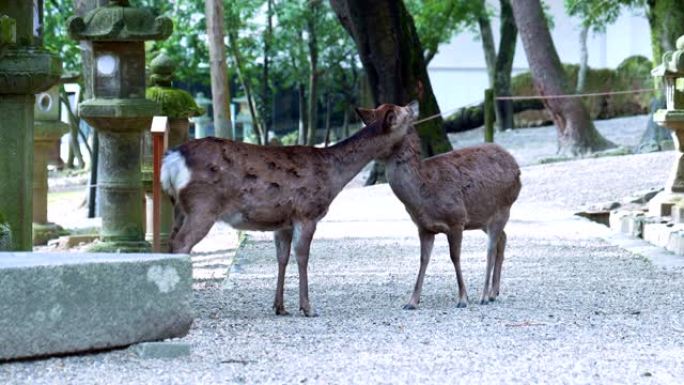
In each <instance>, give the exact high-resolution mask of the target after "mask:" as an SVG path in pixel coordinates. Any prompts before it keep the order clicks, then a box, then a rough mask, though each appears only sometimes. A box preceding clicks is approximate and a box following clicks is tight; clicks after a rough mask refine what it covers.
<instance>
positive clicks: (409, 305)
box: [402, 303, 418, 310]
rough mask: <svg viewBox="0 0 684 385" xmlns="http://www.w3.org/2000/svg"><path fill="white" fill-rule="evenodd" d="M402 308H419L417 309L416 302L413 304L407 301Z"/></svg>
mask: <svg viewBox="0 0 684 385" xmlns="http://www.w3.org/2000/svg"><path fill="white" fill-rule="evenodd" d="M402 309H404V310H417V309H418V306H416V305H414V304H412V303H407V304H406V305H404V306H403V307H402Z"/></svg>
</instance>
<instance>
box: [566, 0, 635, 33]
mask: <svg viewBox="0 0 684 385" xmlns="http://www.w3.org/2000/svg"><path fill="white" fill-rule="evenodd" d="M564 1H565V9H566V10H567V12H568V14H569V15H570V16H577V17H579V18H580V19H582V23H583V24H584V26H586V27H589V28H591V29H592V30H593V31H594V32H602V31H605V29H606V26H608V25H610V24H612V23H614V22H615V20H617V18H618V17H619V16H620V12H622V10H623V8H626V7H631V8H636V7H641V6H644V5H645V3H646V0H564Z"/></svg>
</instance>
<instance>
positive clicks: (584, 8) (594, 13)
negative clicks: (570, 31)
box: [565, 0, 633, 92]
mask: <svg viewBox="0 0 684 385" xmlns="http://www.w3.org/2000/svg"><path fill="white" fill-rule="evenodd" d="M627 1H630V2H632V1H633V0H627ZM622 2H624V0H608V1H604V2H596V1H586V0H565V9H566V10H567V11H568V14H569V15H570V16H577V17H579V18H580V19H581V20H582V22H581V25H580V36H579V40H580V66H579V72H578V74H577V86H576V87H575V89H576V90H577V92H582V91H583V90H584V83H585V79H586V74H587V68H588V64H587V63H588V61H589V53H588V50H587V36H588V34H589V30H592V31H593V32H605V29H606V26H607V25H609V24H612V23H614V22H615V20H617V18H618V17H619V16H620V11H621V7H622V4H621V3H622Z"/></svg>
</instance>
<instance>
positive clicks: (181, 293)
mask: <svg viewBox="0 0 684 385" xmlns="http://www.w3.org/2000/svg"><path fill="white" fill-rule="evenodd" d="M191 301H192V266H191V262H190V258H189V256H187V255H169V254H64V253H61V254H60V253H0V341H2V342H1V343H0V361H2V360H9V359H17V358H25V357H41V356H47V355H52V354H63V353H74V352H83V351H91V350H98V349H107V348H113V347H123V346H128V345H130V344H133V343H136V342H141V341H155V340H163V339H167V338H174V337H182V336H184V335H185V334H187V332H188V330H189V328H190V325H191V324H192V319H193V315H192V309H191Z"/></svg>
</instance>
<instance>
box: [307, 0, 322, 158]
mask: <svg viewBox="0 0 684 385" xmlns="http://www.w3.org/2000/svg"><path fill="white" fill-rule="evenodd" d="M308 8H309V9H308V12H307V13H306V32H307V33H306V35H307V43H308V46H309V103H308V104H309V113H308V119H309V124H308V126H309V132H308V137H307V140H306V144H308V145H309V146H313V145H314V144H315V142H316V131H317V128H318V77H319V73H318V54H319V49H318V42H317V39H318V36H317V35H318V28H316V27H317V23H316V20H318V19H319V17H320V12H321V1H320V0H309V4H308Z"/></svg>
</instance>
